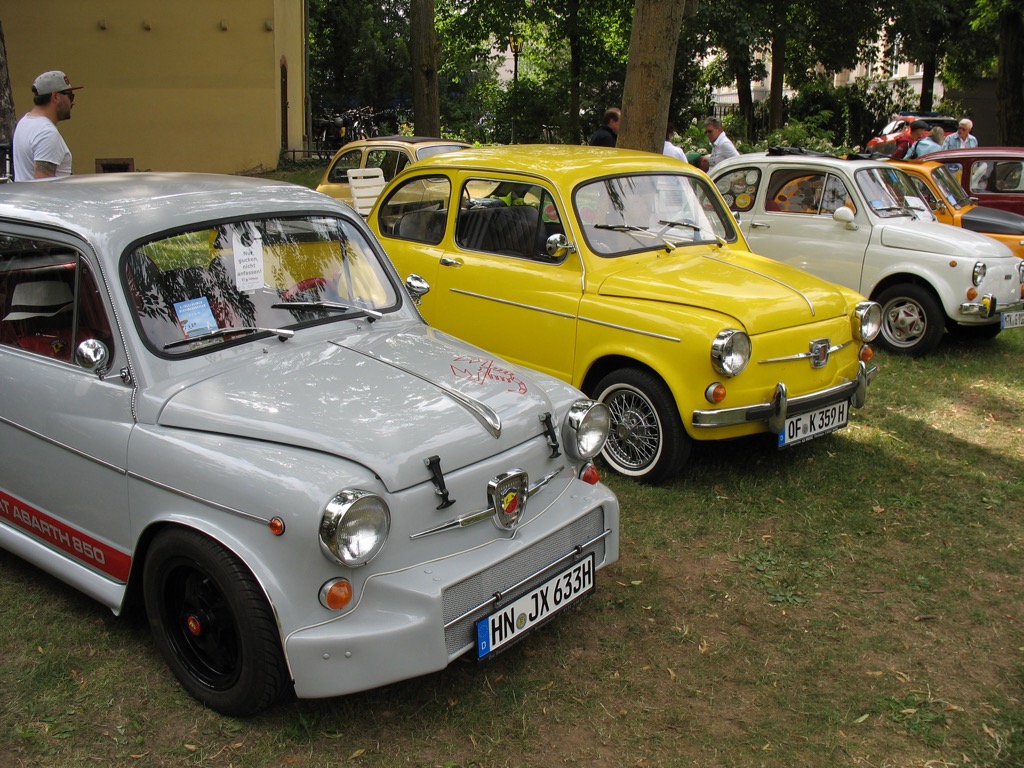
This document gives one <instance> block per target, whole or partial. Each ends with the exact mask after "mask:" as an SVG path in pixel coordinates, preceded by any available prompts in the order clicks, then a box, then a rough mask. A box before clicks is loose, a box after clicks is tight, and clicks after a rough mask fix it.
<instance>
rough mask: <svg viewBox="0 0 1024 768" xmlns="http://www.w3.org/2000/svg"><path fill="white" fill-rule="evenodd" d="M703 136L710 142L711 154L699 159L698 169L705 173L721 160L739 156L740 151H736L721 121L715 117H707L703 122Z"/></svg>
mask: <svg viewBox="0 0 1024 768" xmlns="http://www.w3.org/2000/svg"><path fill="white" fill-rule="evenodd" d="M704 135H706V136H707V137H708V141H710V142H711V154H709V155H704V156H703V157H701V159H700V169H701V170H702V171H704V172H705V173H706V172H707V171H710V170H711V169H712V168H714V167H715V166H716V165H718V164H719V163H720V162H722V161H723V160H726V159H728V158H730V157H738V156H739V154H740V151H739V150H738V149H736V145H735V144H733V143H732V141H730V140H729V137H728V136H726V135H725V131H724V130H723V128H722V121H721V120H719V119H718V118H717V117H709V118H708V119H707V120H705V121H704Z"/></svg>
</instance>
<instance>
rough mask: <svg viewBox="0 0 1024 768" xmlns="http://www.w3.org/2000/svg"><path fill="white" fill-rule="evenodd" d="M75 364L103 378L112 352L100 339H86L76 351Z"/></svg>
mask: <svg viewBox="0 0 1024 768" xmlns="http://www.w3.org/2000/svg"><path fill="white" fill-rule="evenodd" d="M75 362H77V363H78V364H79V365H80V366H81V367H82V368H85V369H86V370H87V371H95V373H96V375H97V376H99V377H100V378H102V377H103V374H105V373H106V372H107V364H108V363H109V362H110V350H108V349H107V345H106V344H104V343H103V342H102V341H99V340H98V339H86V340H85V341H83V342H82V343H81V344H79V345H78V349H76V350H75Z"/></svg>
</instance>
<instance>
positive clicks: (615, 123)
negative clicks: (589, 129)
mask: <svg viewBox="0 0 1024 768" xmlns="http://www.w3.org/2000/svg"><path fill="white" fill-rule="evenodd" d="M621 120H622V110H621V109H619V108H618V107H609V108H608V109H606V110H605V112H604V119H603V120H602V121H601V127H600V128H598V129H597V130H596V131H594V134H593V135H592V136H591V137H590V141H589V142H587V143H588V144H590V146H592V147H614V146H615V142H616V140H617V139H618V138H619V123H620V121H621Z"/></svg>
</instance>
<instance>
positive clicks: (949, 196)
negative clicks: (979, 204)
mask: <svg viewBox="0 0 1024 768" xmlns="http://www.w3.org/2000/svg"><path fill="white" fill-rule="evenodd" d="M932 181H934V182H935V186H936V187H938V189H939V193H940V194H941V195H942V197H943V199H944V200H945V201H946V202H947V203H949V204H950V205H952V206H953V207H954V208H963V207H964V206H965V205H970V204H971V196H970V195H968V194H967V192H966V191H964V188H963V187H961V186H960V184H959V183H958V182H957V180H956V179H954V178H953V174H952V173H950V172H949V169H948V168H946V166H944V165H940V166H939V167H938V168H935V169H933V170H932Z"/></svg>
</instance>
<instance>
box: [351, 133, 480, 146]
mask: <svg viewBox="0 0 1024 768" xmlns="http://www.w3.org/2000/svg"><path fill="white" fill-rule="evenodd" d="M389 143H390V144H455V145H457V146H460V147H468V146H471V145H470V144H467V143H466V142H464V141H459V140H458V139H439V138H437V137H436V136H399V135H395V136H373V137H370V138H366V139H357V140H356V141H351V142H349V143H348V144H346V145H345V146H344V147H342V149H347V148H350V146H349V145H357V144H358V145H360V146H362V145H373V144H389Z"/></svg>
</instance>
